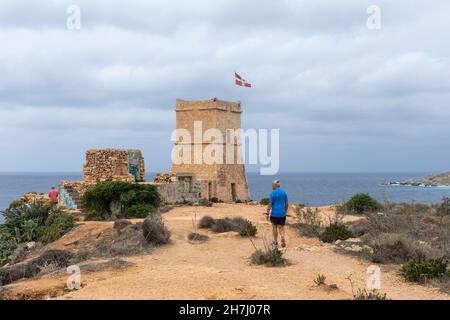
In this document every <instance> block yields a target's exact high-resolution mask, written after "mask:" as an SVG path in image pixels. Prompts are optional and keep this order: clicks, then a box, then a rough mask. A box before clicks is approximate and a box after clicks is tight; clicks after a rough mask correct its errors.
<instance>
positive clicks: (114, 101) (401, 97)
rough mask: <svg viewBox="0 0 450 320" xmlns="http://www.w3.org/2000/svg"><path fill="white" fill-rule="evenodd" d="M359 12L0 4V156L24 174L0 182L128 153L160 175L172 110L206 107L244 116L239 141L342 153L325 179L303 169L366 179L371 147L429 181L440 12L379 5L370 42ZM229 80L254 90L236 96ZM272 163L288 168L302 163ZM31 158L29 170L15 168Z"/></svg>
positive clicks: (447, 7) (441, 99)
mask: <svg viewBox="0 0 450 320" xmlns="http://www.w3.org/2000/svg"><path fill="white" fill-rule="evenodd" d="M372 2H373V1H365V0H364V1H361V0H345V1H325V0H317V1H306V0H297V1H295V0H284V1H276V2H274V1H266V0H264V1H237V0H233V1H225V0H218V1H206V0H202V1H196V2H192V1H186V0H176V1H175V0H174V1H170V2H167V1H163V0H157V1H156V0H155V1H143V0H142V1H133V2H127V3H124V2H123V1H106V0H104V1H103V0H101V1H88V0H80V1H75V2H73V1H50V2H49V1H32V2H31V1H21V0H14V1H13V0H4V1H2V11H1V12H0V44H1V46H2V48H1V50H0V75H1V76H0V132H2V134H14V136H15V137H16V142H14V143H13V142H11V141H9V140H8V139H0V147H1V148H2V150H3V151H4V152H15V153H19V154H23V155H24V157H25V158H24V160H23V161H22V162H18V163H9V162H8V163H7V162H6V161H5V160H0V171H1V170H7V169H9V168H10V167H11V166H14V167H15V168H16V169H18V170H20V168H23V169H24V170H25V169H27V170H28V169H29V168H35V169H36V170H37V169H39V168H40V165H41V164H42V163H44V162H45V161H50V160H51V158H52V155H51V154H52V151H51V150H52V145H53V144H52V143H54V144H58V145H61V144H63V145H64V146H66V145H70V150H71V151H70V152H68V156H67V159H65V160H67V161H65V160H64V161H63V162H62V163H63V164H61V168H62V167H64V163H66V164H67V168H66V170H78V162H76V161H74V160H72V157H76V154H79V153H82V152H83V150H84V149H85V148H88V147H92V146H128V145H130V144H131V145H134V146H138V147H140V148H142V149H144V150H148V151H149V152H150V154H151V158H152V162H153V163H154V164H155V165H156V167H153V168H158V167H159V168H165V166H166V161H168V159H170V154H169V153H170V148H171V142H170V132H171V130H172V129H173V126H174V121H175V119H174V118H175V114H174V112H173V109H174V104H175V98H178V97H180V98H185V99H203V98H211V97H215V96H217V97H220V98H222V99H229V100H241V101H242V105H243V108H244V113H243V117H244V118H243V123H244V125H245V127H247V128H248V127H255V128H280V129H281V132H282V135H283V134H284V135H285V138H282V140H283V141H285V142H286V143H290V141H294V142H295V141H297V142H298V143H299V144H300V145H299V148H301V149H308V150H309V149H310V150H316V151H317V150H318V146H320V148H322V149H323V148H326V147H327V146H328V147H329V148H330V149H332V150H334V151H335V152H339V150H343V151H342V155H341V158H340V160H339V162H336V163H334V162H333V161H331V160H327V158H326V157H320V155H318V154H317V153H318V151H317V152H316V154H317V155H316V156H314V155H309V156H308V158H309V159H310V160H308V161H307V163H305V166H302V168H316V166H322V167H323V170H342V168H347V167H351V166H352V165H351V164H352V163H353V164H355V163H361V162H366V163H367V167H368V166H369V164H371V165H375V164H374V162H373V161H372V160H371V159H373V158H374V157H375V155H374V154H370V152H369V153H367V156H363V155H362V156H361V155H360V156H361V157H362V158H360V159H359V158H357V157H356V155H357V154H359V153H358V150H359V151H361V150H366V149H368V148H369V149H370V146H373V148H374V150H377V152H389V153H390V154H395V155H396V157H393V159H392V160H386V163H383V166H385V167H386V168H388V167H389V165H390V163H392V165H393V166H394V167H395V166H398V164H399V163H400V159H401V158H402V157H406V156H410V155H415V157H414V160H413V161H412V162H411V166H414V165H416V167H417V168H424V166H423V163H424V162H426V161H428V162H429V163H433V164H435V166H436V168H438V167H439V168H440V167H442V165H441V164H440V163H437V162H436V160H433V162H430V159H429V155H428V154H427V155H424V153H423V152H421V151H420V150H427V152H429V150H430V149H429V148H431V147H430V146H434V147H435V148H438V147H437V141H438V142H439V143H440V145H441V146H442V147H448V146H449V143H447V142H446V141H445V139H444V138H443V137H446V136H448V134H449V133H450V132H449V129H448V126H447V125H446V124H447V123H448V120H449V117H450V109H449V108H448V101H449V98H450V92H449V88H450V82H449V80H448V79H450V44H449V43H448V42H446V41H444V39H445V37H446V35H447V33H448V31H449V29H450V23H449V22H448V19H447V18H448V14H449V13H450V3H448V1H444V0H439V1H433V2H432V3H430V2H429V1H422V0H417V1H408V2H399V1H395V2H394V1H387V0H384V1H383V0H382V1H378V2H377V4H378V5H379V6H380V7H381V9H382V19H383V20H382V29H381V30H379V31H370V30H368V29H367V28H366V25H365V23H366V19H367V14H366V8H367V6H368V5H371V4H373V3H372ZM70 4H78V5H79V6H80V7H81V10H82V12H81V13H82V28H81V30H79V31H75V32H71V31H68V30H67V29H66V25H65V19H66V18H67V14H66V8H67V6H68V5H70ZM234 71H239V72H241V73H242V74H243V75H244V76H245V77H246V78H247V79H248V80H249V81H251V82H252V83H253V85H254V87H253V88H252V89H251V90H242V88H237V87H235V86H233V72H234ZM72 135H76V136H78V137H79V139H73V138H72ZM42 141H46V142H45V143H42ZM49 141H52V143H50V142H49ZM68 141H70V143H68ZM39 143H41V148H40V149H38V148H37V147H36V145H38V144H39ZM151 145H157V146H158V150H160V152H158V153H154V152H152V151H150V150H153V149H152V148H151ZM395 146H396V147H397V148H398V150H403V151H402V152H400V151H395ZM338 147H339V148H341V149H339V148H338ZM282 148H283V150H285V151H284V154H288V155H289V156H287V158H288V159H290V160H287V159H286V160H283V161H282V163H283V166H285V167H286V168H290V169H292V168H294V167H295V165H296V163H297V162H298V161H301V159H302V154H301V152H295V151H293V150H291V149H290V148H287V147H286V146H282ZM287 149H289V150H287ZM447 149H450V148H447ZM344 150H350V151H349V154H350V155H351V157H349V159H351V160H348V161H350V164H348V165H347V164H345V161H344V160H345V152H344ZM383 150H385V151H383ZM415 150H416V151H415ZM46 152H49V154H50V155H48V156H47V155H45V154H46ZM439 152H440V151H439ZM39 153H42V154H40V156H39V157H41V158H42V160H41V162H39V161H38V162H32V161H27V160H26V159H27V156H26V155H32V154H39ZM69 154H70V160H68V158H69ZM439 154H441V153H439ZM447 156H448V155H447ZM78 157H79V156H78ZM370 157H372V158H370ZM28 158H29V156H28ZM352 159H353V160H352ZM19 164H20V166H19ZM344 164H345V165H344ZM282 169H283V168H282Z"/></svg>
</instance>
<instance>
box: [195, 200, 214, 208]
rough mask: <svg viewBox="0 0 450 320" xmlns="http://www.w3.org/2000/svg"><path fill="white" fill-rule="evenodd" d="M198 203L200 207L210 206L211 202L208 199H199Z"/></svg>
mask: <svg viewBox="0 0 450 320" xmlns="http://www.w3.org/2000/svg"><path fill="white" fill-rule="evenodd" d="M198 205H199V206H202V207H212V205H213V203H212V201H210V200H208V199H200V200H199V201H198Z"/></svg>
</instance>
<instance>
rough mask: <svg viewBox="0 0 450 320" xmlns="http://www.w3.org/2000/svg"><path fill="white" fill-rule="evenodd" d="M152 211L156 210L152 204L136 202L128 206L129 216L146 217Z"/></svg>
mask: <svg viewBox="0 0 450 320" xmlns="http://www.w3.org/2000/svg"><path fill="white" fill-rule="evenodd" d="M152 212H155V208H154V207H153V206H152V205H151V204H146V203H141V204H135V205H132V206H131V207H129V208H128V210H127V218H145V217H147V216H148V215H149V214H150V213H152Z"/></svg>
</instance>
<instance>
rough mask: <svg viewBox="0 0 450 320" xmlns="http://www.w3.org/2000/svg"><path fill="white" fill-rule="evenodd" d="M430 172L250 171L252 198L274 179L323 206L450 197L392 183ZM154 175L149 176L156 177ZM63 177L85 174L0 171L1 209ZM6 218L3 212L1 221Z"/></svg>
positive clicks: (448, 190)
mask: <svg viewBox="0 0 450 320" xmlns="http://www.w3.org/2000/svg"><path fill="white" fill-rule="evenodd" d="M430 174H434V173H430V172H427V173H425V172H415V173H280V174H278V175H276V176H261V175H259V174H258V173H248V174H247V177H248V184H249V188H250V193H251V197H252V199H254V200H258V201H259V200H260V199H261V198H263V197H268V195H269V193H270V191H271V182H272V181H273V180H275V179H278V180H280V181H281V186H282V188H283V189H285V190H286V191H287V193H288V198H289V202H290V203H303V204H306V205H309V206H323V205H330V204H337V203H342V202H343V201H345V200H348V199H349V198H350V197H351V196H353V195H354V194H356V193H359V192H366V193H369V194H370V195H371V196H373V197H374V198H376V199H378V200H379V201H391V202H409V203H411V202H416V203H427V204H431V203H437V202H439V201H441V200H442V198H443V197H450V187H420V186H418V187H412V186H394V185H388V183H389V182H395V181H401V180H406V179H409V178H423V177H425V176H428V175H430ZM153 176H154V174H152V173H150V174H148V175H147V180H152V179H153ZM61 180H82V175H81V173H0V211H1V210H4V209H6V208H7V207H8V206H9V203H11V201H13V200H15V199H19V198H20V197H21V196H22V195H24V194H25V193H27V192H30V191H35V192H48V191H49V189H50V187H51V186H58V184H59V182H60V181H61ZM2 221H3V217H2V216H1V214H0V223H2Z"/></svg>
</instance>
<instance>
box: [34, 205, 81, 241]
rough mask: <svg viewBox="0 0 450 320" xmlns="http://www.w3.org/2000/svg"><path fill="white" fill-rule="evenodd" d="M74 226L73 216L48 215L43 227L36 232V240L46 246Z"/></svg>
mask: <svg viewBox="0 0 450 320" xmlns="http://www.w3.org/2000/svg"><path fill="white" fill-rule="evenodd" d="M73 226H74V222H73V216H72V215H71V214H69V213H65V212H55V213H52V214H50V216H49V217H48V218H47V221H46V222H45V225H44V226H41V227H40V228H39V229H38V230H37V240H38V241H40V242H42V243H44V244H46V243H50V242H53V241H56V240H58V239H59V238H61V237H62V236H63V235H65V234H66V233H67V232H69V231H70V230H71V229H72V228H73Z"/></svg>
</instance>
